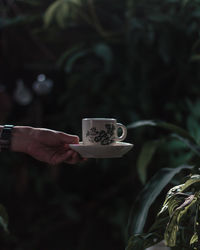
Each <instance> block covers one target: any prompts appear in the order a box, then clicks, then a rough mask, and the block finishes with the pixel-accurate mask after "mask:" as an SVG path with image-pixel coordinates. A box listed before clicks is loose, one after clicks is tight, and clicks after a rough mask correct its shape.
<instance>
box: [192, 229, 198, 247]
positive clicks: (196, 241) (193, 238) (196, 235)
mask: <svg viewBox="0 0 200 250" xmlns="http://www.w3.org/2000/svg"><path fill="white" fill-rule="evenodd" d="M198 241H199V236H198V234H197V232H195V233H194V234H193V235H192V238H191V239H190V245H192V244H194V243H198Z"/></svg>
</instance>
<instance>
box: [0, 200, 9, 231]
mask: <svg viewBox="0 0 200 250" xmlns="http://www.w3.org/2000/svg"><path fill="white" fill-rule="evenodd" d="M0 225H1V227H2V228H3V230H4V231H5V232H8V214H7V211H6V209H5V207H4V206H3V205H2V204H0Z"/></svg>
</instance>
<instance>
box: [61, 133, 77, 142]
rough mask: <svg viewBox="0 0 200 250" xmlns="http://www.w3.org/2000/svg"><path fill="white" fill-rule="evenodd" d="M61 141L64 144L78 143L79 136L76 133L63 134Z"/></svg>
mask: <svg viewBox="0 0 200 250" xmlns="http://www.w3.org/2000/svg"><path fill="white" fill-rule="evenodd" d="M62 141H63V142H64V143H66V144H79V137H78V136H77V135H69V134H64V135H63V136H62Z"/></svg>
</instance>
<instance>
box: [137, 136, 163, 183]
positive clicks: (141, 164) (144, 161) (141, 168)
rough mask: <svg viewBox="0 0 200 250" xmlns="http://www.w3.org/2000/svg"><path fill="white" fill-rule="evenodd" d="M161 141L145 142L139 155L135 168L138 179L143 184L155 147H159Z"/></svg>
mask: <svg viewBox="0 0 200 250" xmlns="http://www.w3.org/2000/svg"><path fill="white" fill-rule="evenodd" d="M160 143H161V141H148V142H146V143H145V144H144V145H143V147H142V150H141V152H140V154H139V157H138V160H137V163H136V166H137V171H138V175H139V178H140V180H141V182H142V183H143V184H144V183H145V182H146V178H147V167H148V165H149V163H150V161H151V159H152V157H153V155H154V153H155V152H156V149H157V147H158V146H159V145H160Z"/></svg>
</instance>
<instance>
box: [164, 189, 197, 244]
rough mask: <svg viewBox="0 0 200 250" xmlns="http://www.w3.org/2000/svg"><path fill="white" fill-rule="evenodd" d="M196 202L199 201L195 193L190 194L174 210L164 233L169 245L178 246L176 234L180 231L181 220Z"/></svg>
mask: <svg viewBox="0 0 200 250" xmlns="http://www.w3.org/2000/svg"><path fill="white" fill-rule="evenodd" d="M197 195H198V194H197ZM196 202H197V197H196V196H195V195H190V196H189V197H187V198H186V199H185V201H184V202H183V203H182V204H181V205H180V206H179V207H177V208H176V209H175V211H174V212H173V214H172V216H171V217H170V221H169V223H168V224H167V227H166V231H165V235H164V238H165V241H166V243H167V245H168V246H170V247H174V246H176V236H177V232H178V231H179V224H180V220H181V219H182V217H183V216H184V215H186V214H187V212H188V210H189V209H190V207H191V206H193V205H195V204H196Z"/></svg>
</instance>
